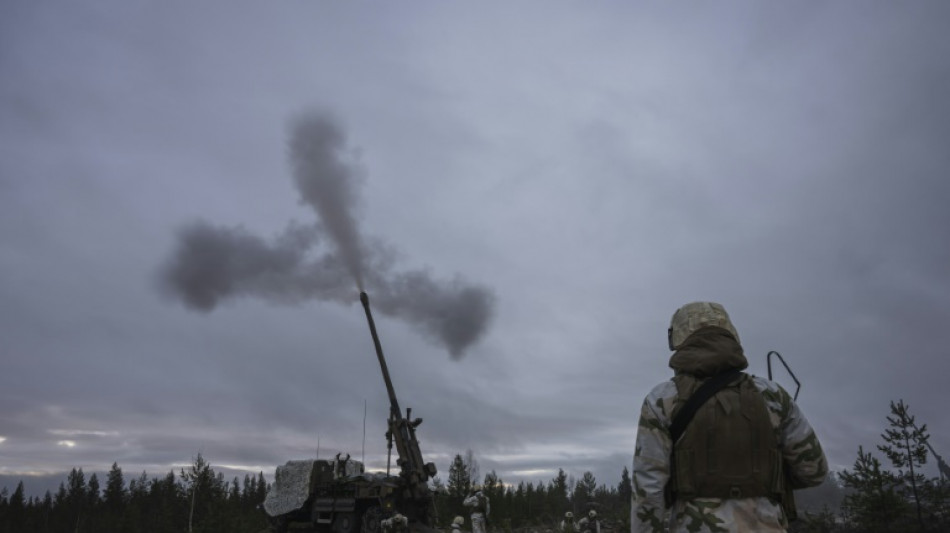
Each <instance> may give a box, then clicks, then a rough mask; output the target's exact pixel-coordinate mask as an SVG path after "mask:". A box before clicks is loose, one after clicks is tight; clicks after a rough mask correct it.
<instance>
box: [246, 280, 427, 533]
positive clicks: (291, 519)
mask: <svg viewBox="0 0 950 533" xmlns="http://www.w3.org/2000/svg"><path fill="white" fill-rule="evenodd" d="M360 301H361V302H362V303H363V309H364V310H365V311H366V319H367V321H368V322H369V329H370V333H371V334H372V335H373V344H374V345H375V346H376V357H377V358H378V359H379V366H380V368H381V369H382V372H383V380H384V381H385V382H386V391H387V392H388V393H389V404H390V410H389V429H388V430H387V431H386V440H387V444H388V448H389V452H390V453H392V445H393V441H395V443H396V451H397V453H398V459H397V464H398V465H399V468H400V470H399V475H397V476H392V475H390V473H389V464H388V462H387V465H386V473H385V474H383V473H368V472H364V470H363V464H362V463H361V462H360V461H354V460H351V459H350V456H349V455H347V454H342V453H340V454H337V456H336V459H332V460H323V459H315V460H314V459H307V460H302V461H288V462H287V464H285V465H283V466H278V467H277V472H276V475H275V479H274V483H273V484H272V485H271V488H270V489H269V490H268V492H267V497H266V499H265V500H264V505H263V507H264V511H265V512H266V513H267V515H268V517H269V518H270V521H271V526H272V530H273V531H276V532H278V533H283V532H286V531H289V530H293V531H311V532H317V533H382V531H381V530H382V529H384V525H385V523H394V520H395V518H393V519H392V520H388V519H390V518H392V517H394V516H395V515H396V513H399V514H400V515H402V516H403V517H405V519H406V525H407V527H408V529H409V531H410V532H429V531H432V530H431V526H432V525H433V522H434V519H435V511H434V506H433V502H432V495H431V493H430V492H429V486H428V483H427V482H428V480H429V478H431V477H434V476H435V474H436V468H435V465H434V464H433V463H424V462H423V459H422V452H421V451H420V449H419V440H418V439H417V438H416V428H417V427H418V426H419V424H421V423H422V419H421V418H416V419H414V420H413V419H412V418H411V415H412V410H411V409H407V410H406V416H402V411H401V410H400V408H399V402H398V401H397V400H396V392H395V390H394V389H393V383H392V380H391V379H390V377H389V369H388V368H387V366H386V359H385V357H383V348H382V346H381V345H380V343H379V335H378V334H377V333H376V324H375V322H374V321H373V315H372V313H371V312H370V309H369V297H368V296H367V295H366V293H365V292H361V293H360ZM384 520H385V521H386V522H385V523H384ZM399 520H402V519H401V518H400V519H399ZM400 523H402V522H400Z"/></svg>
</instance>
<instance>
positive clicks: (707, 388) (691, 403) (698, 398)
mask: <svg viewBox="0 0 950 533" xmlns="http://www.w3.org/2000/svg"><path fill="white" fill-rule="evenodd" d="M740 375H742V372H741V371H740V370H739V369H736V368H731V369H729V370H725V371H723V372H720V373H718V374H716V375H715V376H713V377H711V378H709V379H707V380H706V381H705V382H703V384H702V385H700V386H699V388H698V389H696V392H694V393H693V395H692V396H690V397H689V399H688V400H686V405H684V406H683V408H682V409H680V410H679V412H678V413H676V416H675V417H673V423H671V424H670V438H672V439H673V446H676V441H678V440H679V438H680V437H681V436H682V435H683V432H684V431H686V426H688V425H689V423H690V421H691V420H692V419H693V416H694V415H695V414H696V411H698V410H699V408H700V407H702V406H703V404H704V403H706V402H707V401H708V400H709V399H710V398H712V397H713V396H714V395H715V394H716V393H717V392H719V391H720V390H722V389H723V388H725V387H726V386H727V385H729V384H730V383H732V382H733V381H735V379H736V378H737V377H739V376H740Z"/></svg>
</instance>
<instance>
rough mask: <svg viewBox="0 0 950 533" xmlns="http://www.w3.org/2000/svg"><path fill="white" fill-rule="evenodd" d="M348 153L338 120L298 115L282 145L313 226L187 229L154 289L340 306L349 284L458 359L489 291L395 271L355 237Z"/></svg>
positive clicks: (205, 300)
mask: <svg viewBox="0 0 950 533" xmlns="http://www.w3.org/2000/svg"><path fill="white" fill-rule="evenodd" d="M346 155H347V152H346V139H345V135H344V134H343V130H342V128H341V127H340V126H339V124H338V123H337V122H336V121H334V120H333V119H332V118H330V117H329V116H327V115H324V114H309V115H305V116H303V117H301V118H299V119H298V120H297V121H296V122H295V123H294V124H293V128H292V131H291V139H290V157H291V161H292V163H293V169H294V182H295V184H296V186H297V190H298V191H299V192H300V196H301V199H302V201H303V202H304V203H306V204H307V205H309V206H311V207H313V209H314V211H315V213H316V214H317V217H318V218H319V224H313V225H303V224H299V223H295V222H291V223H290V224H289V225H288V227H287V228H286V229H285V230H284V231H283V232H281V233H280V234H279V235H277V236H275V237H274V238H273V239H271V240H270V241H268V240H265V239H262V238H260V237H257V236H255V235H252V234H250V233H249V232H247V231H246V230H244V229H243V228H241V227H237V228H228V227H221V226H215V225H212V224H209V223H207V222H203V221H199V222H195V223H192V224H190V225H188V226H186V227H184V228H182V229H181V230H180V232H179V234H178V239H177V243H176V249H175V251H174V253H173V254H172V256H171V258H170V259H169V260H168V262H167V263H166V264H165V266H164V268H163V269H162V271H161V283H162V286H163V287H164V288H165V289H166V290H167V291H168V292H169V293H170V294H172V295H173V296H175V297H177V298H180V299H181V300H182V302H183V303H184V304H185V305H186V306H187V307H189V308H191V309H194V310H197V311H204V312H210V311H212V310H213V309H214V308H215V307H216V306H217V305H218V304H219V303H222V302H224V301H227V300H231V299H235V298H239V297H252V298H260V299H265V300H269V301H272V302H275V303H282V304H295V303H300V302H303V301H306V300H311V299H317V300H323V301H336V302H340V303H347V304H348V303H352V302H355V301H356V300H357V293H356V291H354V290H353V284H354V282H355V285H356V288H358V289H360V290H364V289H365V290H367V292H368V293H369V294H370V297H371V298H372V304H373V308H374V309H375V310H378V311H379V312H381V313H382V314H384V315H388V316H392V317H396V318H399V319H402V320H404V321H406V322H408V323H409V324H411V325H413V326H414V327H415V328H417V329H418V330H419V331H421V332H422V333H423V334H424V335H425V336H426V337H427V338H428V339H430V340H432V341H433V342H436V343H438V344H440V345H442V346H444V347H445V348H446V349H447V350H448V351H449V353H450V354H451V355H452V357H453V358H455V359H458V358H460V357H462V356H463V355H464V353H465V350H466V349H467V348H468V347H469V346H471V345H472V344H474V343H475V342H477V341H478V339H479V338H481V336H482V335H483V334H484V333H485V331H486V330H487V328H488V324H489V323H490V321H491V318H492V315H493V309H494V300H495V298H494V294H493V293H492V291H490V290H489V289H487V288H486V287H483V286H480V285H475V284H470V283H468V282H466V281H465V280H464V279H462V278H461V277H460V276H456V277H454V278H453V279H451V280H448V281H440V280H436V279H434V278H433V277H432V275H431V274H430V273H429V272H428V271H427V270H412V271H405V272H395V271H394V269H393V261H392V259H391V258H392V257H393V255H394V254H392V253H391V251H390V250H389V249H388V248H387V247H386V246H385V245H384V244H382V243H381V242H379V241H377V240H372V239H365V238H364V236H363V235H362V234H361V233H360V231H359V227H358V220H357V218H356V216H355V213H354V211H355V209H356V206H357V204H358V202H359V200H360V198H359V186H360V185H361V182H362V174H361V172H360V171H359V169H358V168H357V167H356V165H355V164H354V163H352V162H348V161H347V159H346ZM328 241H329V242H328Z"/></svg>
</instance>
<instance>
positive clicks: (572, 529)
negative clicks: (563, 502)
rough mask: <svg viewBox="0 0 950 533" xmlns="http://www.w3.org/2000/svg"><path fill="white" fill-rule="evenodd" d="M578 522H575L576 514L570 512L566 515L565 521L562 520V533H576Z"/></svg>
mask: <svg viewBox="0 0 950 533" xmlns="http://www.w3.org/2000/svg"><path fill="white" fill-rule="evenodd" d="M576 531H577V522H575V521H574V513H572V512H570V511H568V512H566V513H564V520H561V533H576Z"/></svg>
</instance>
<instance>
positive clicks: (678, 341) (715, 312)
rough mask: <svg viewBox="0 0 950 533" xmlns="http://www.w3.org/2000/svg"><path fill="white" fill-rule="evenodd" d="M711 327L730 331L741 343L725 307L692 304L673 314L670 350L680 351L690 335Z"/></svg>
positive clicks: (709, 303)
mask: <svg viewBox="0 0 950 533" xmlns="http://www.w3.org/2000/svg"><path fill="white" fill-rule="evenodd" d="M709 326H716V327H719V328H722V329H724V330H726V331H728V332H729V333H731V334H732V336H733V337H734V338H735V339H736V342H739V333H738V332H737V331H736V327H735V326H734V325H732V320H730V319H729V313H727V312H726V308H725V307H723V306H722V305H721V304H717V303H716V302H692V303H688V304H686V305H684V306H683V307H680V308H679V309H677V310H676V312H675V313H673V318H672V319H671V320H670V344H671V345H672V346H671V347H670V349H672V350H676V349H678V348H679V347H680V345H682V344H683V341H685V340H686V339H687V338H688V337H689V336H690V335H692V334H693V333H695V332H696V331H698V330H699V329H700V328H705V327H709Z"/></svg>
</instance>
